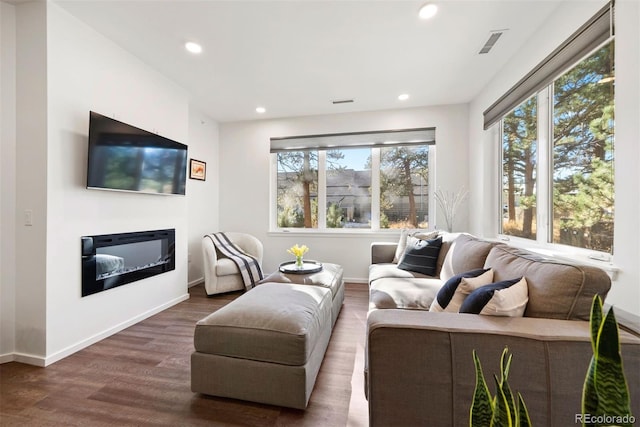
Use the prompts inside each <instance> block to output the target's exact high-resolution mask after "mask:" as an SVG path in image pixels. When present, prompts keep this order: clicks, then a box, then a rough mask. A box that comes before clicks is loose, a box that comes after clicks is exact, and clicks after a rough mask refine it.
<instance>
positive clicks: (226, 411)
mask: <svg viewBox="0 0 640 427" xmlns="http://www.w3.org/2000/svg"><path fill="white" fill-rule="evenodd" d="M189 293H190V295H191V298H190V299H189V300H187V301H184V302H181V303H180V304H177V305H175V306H173V307H171V308H169V309H167V310H165V311H163V312H162V313H159V314H157V315H155V316H152V317H150V318H148V319H146V320H144V321H142V322H140V323H138V324H136V325H134V326H131V327H129V328H127V329H125V330H123V331H122V332H119V333H117V334H115V335H113V336H111V337H109V338H107V339H104V340H102V341H100V342H99V343H96V344H94V345H92V346H90V347H87V348H85V349H83V350H81V351H79V352H77V353H75V354H73V355H72V356H69V357H67V358H65V359H63V360H60V361H58V362H56V363H54V364H52V365H50V366H48V367H46V368H38V367H34V366H30V365H24V364H21V363H15V362H12V363H5V364H3V365H0V425H2V426H13V425H20V426H107V425H109V426H112V425H118V426H129V425H131V426H145V425H171V426H192V425H193V426H199V425H213V426H288V425H291V426H322V427H325V426H347V425H349V426H366V425H367V424H368V419H367V403H366V400H365V398H364V391H363V378H362V369H363V363H364V360H363V357H364V338H365V321H366V315H367V307H368V290H367V286H366V285H363V284H347V285H346V296H345V303H344V306H343V308H342V312H341V313H340V317H339V318H338V321H337V323H336V326H335V329H334V331H333V334H332V337H331V342H330V344H329V348H328V349H327V353H326V355H325V358H324V361H323V363H322V367H321V369H320V373H319V375H318V379H317V381H316V384H315V388H314V391H313V393H312V394H311V400H310V402H309V406H308V407H307V410H306V411H301V410H295V409H288V408H281V407H276V406H269V405H262V404H257V403H250V402H243V401H239V400H232V399H224V398H215V397H210V396H205V395H201V394H197V393H193V392H191V390H190V367H189V357H190V355H191V353H192V352H193V331H194V326H195V323H196V321H198V320H200V319H201V318H203V317H205V316H206V315H207V314H209V313H211V312H213V311H215V310H217V309H218V308H220V307H222V306H224V305H225V304H227V303H229V302H231V301H232V300H233V299H235V298H237V297H238V296H239V295H240V293H232V294H226V295H221V296H216V297H213V298H207V297H206V296H205V293H204V288H203V286H202V285H198V286H194V287H192V288H190V290H189Z"/></svg>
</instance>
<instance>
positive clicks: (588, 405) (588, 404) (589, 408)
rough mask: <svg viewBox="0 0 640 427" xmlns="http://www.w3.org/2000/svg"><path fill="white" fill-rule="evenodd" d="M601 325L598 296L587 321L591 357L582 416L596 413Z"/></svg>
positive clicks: (584, 386)
mask: <svg viewBox="0 0 640 427" xmlns="http://www.w3.org/2000/svg"><path fill="white" fill-rule="evenodd" d="M601 324H602V300H601V299H600V296H598V295H596V296H594V297H593V302H592V304H591V318H590V320H589V327H590V329H591V348H592V349H593V354H594V355H593V356H592V357H591V361H590V362H589V368H588V369H587V375H586V377H585V380H584V385H583V388H582V413H583V414H596V413H597V412H598V393H597V391H596V386H595V373H596V356H595V355H596V354H597V353H598V348H597V344H598V332H599V331H600V325H601ZM582 425H583V426H584V427H595V424H593V423H586V422H584V421H583V422H582Z"/></svg>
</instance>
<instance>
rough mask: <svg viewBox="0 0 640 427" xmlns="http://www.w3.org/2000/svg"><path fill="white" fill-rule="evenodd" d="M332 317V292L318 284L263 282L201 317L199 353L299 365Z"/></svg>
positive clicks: (197, 329)
mask: <svg viewBox="0 0 640 427" xmlns="http://www.w3.org/2000/svg"><path fill="white" fill-rule="evenodd" d="M330 319H331V293H330V292H329V291H328V290H327V289H325V288H322V287H315V286H292V285H286V284H281V283H266V284H263V285H260V286H257V287H256V288H254V289H252V290H251V291H250V292H247V293H246V294H243V295H242V296H240V297H239V298H238V299H236V300H235V301H234V302H233V303H231V304H228V305H226V306H225V307H223V308H221V309H220V310H218V311H216V312H215V313H212V314H210V315H209V316H207V317H205V318H204V319H202V320H200V321H199V322H198V323H197V325H196V330H195V337H194V345H195V349H196V351H198V352H202V353H209V354H217V355H221V356H228V357H236V358H241V359H251V360H257V361H263V362H273V363H280V364H285V365H303V364H305V363H306V361H307V360H308V359H309V356H310V354H311V352H312V351H313V349H314V347H315V344H316V342H317V341H318V337H319V336H320V335H322V333H323V330H324V329H326V328H327V327H328V325H329V324H330Z"/></svg>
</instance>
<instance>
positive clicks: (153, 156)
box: [87, 111, 187, 195]
mask: <svg viewBox="0 0 640 427" xmlns="http://www.w3.org/2000/svg"><path fill="white" fill-rule="evenodd" d="M186 174H187V146H186V145H184V144H181V143H179V142H176V141H173V140H171V139H168V138H165V137H162V136H160V135H157V134H155V133H151V132H147V131H145V130H142V129H139V128H136V127H134V126H131V125H128V124H126V123H122V122H120V121H118V120H115V119H112V118H109V117H106V116H103V115H101V114H98V113H95V112H93V111H91V112H90V113H89V161H88V168H87V188H92V189H102V190H121V191H136V192H141V193H155V194H182V195H184V194H185V184H186Z"/></svg>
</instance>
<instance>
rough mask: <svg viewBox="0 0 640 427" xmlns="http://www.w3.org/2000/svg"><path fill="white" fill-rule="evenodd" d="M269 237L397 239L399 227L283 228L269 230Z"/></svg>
mask: <svg viewBox="0 0 640 427" xmlns="http://www.w3.org/2000/svg"><path fill="white" fill-rule="evenodd" d="M267 235H268V236H271V237H292V236H307V237H308V236H314V237H337V238H344V237H361V238H371V237H382V238H393V239H398V238H399V236H400V229H392V230H369V229H345V228H334V229H331V230H327V229H324V230H319V229H317V228H303V229H300V228H295V229H294V228H283V229H279V230H270V231H269V232H268V233H267Z"/></svg>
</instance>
